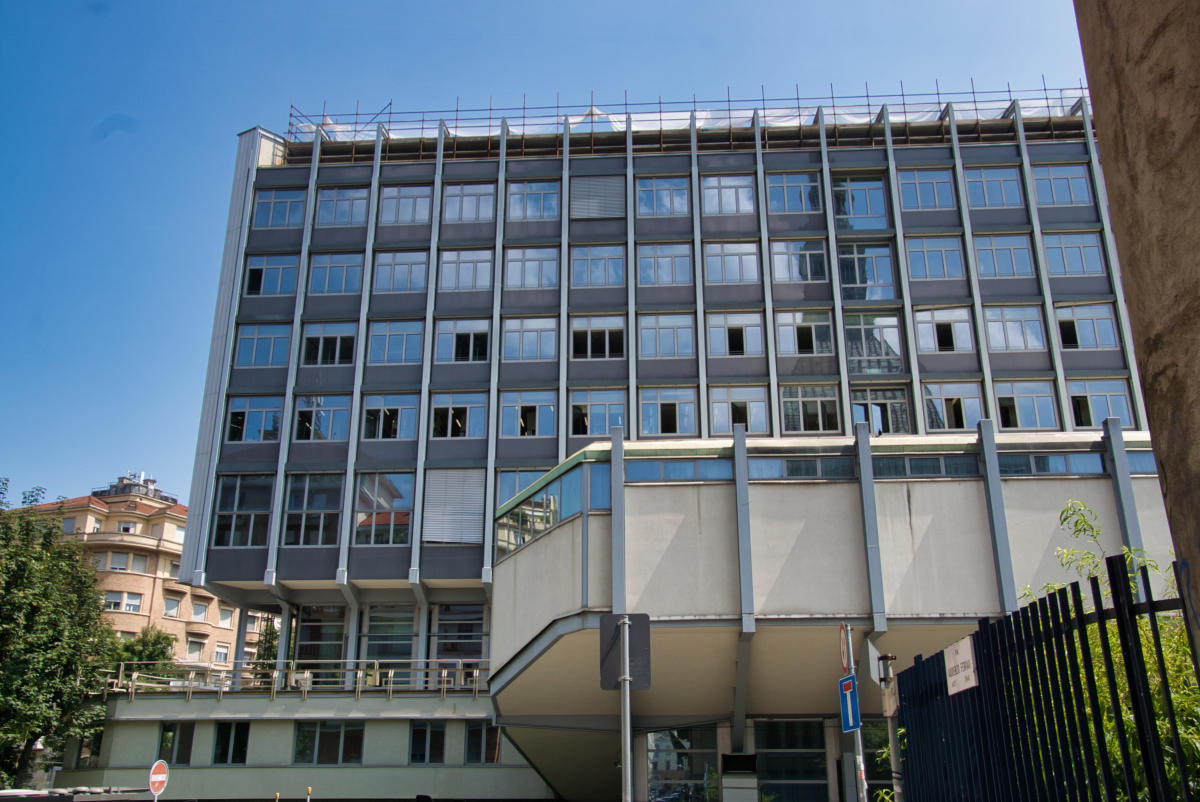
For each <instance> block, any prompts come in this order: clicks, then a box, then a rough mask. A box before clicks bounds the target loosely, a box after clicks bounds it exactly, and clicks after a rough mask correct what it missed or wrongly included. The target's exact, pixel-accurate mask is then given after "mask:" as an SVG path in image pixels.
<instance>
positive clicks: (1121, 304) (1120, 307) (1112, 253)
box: [1079, 97, 1150, 430]
mask: <svg viewBox="0 0 1200 802" xmlns="http://www.w3.org/2000/svg"><path fill="white" fill-rule="evenodd" d="M1079 108H1080V114H1082V115H1083V130H1084V134H1085V135H1086V139H1085V141H1086V142H1087V151H1088V169H1089V170H1090V171H1091V174H1092V190H1093V191H1094V192H1095V194H1096V210H1097V211H1098V212H1099V213H1100V224H1101V225H1102V226H1103V233H1104V250H1105V251H1107V252H1108V272H1109V277H1110V281H1111V282H1112V287H1113V294H1115V295H1116V296H1117V325H1119V326H1120V327H1121V344H1122V345H1124V346H1125V361H1126V363H1128V365H1129V376H1130V381H1129V384H1130V388H1129V389H1130V392H1132V393H1133V404H1134V407H1135V408H1136V410H1137V416H1138V423H1139V424H1140V428H1142V429H1144V430H1149V429H1150V424H1149V422H1148V421H1147V419H1146V400H1145V397H1144V396H1143V394H1142V381H1141V377H1140V375H1139V374H1138V366H1137V359H1135V358H1134V350H1133V330H1132V329H1131V328H1130V325H1129V307H1128V305H1127V304H1126V303H1125V287H1124V285H1123V284H1122V283H1121V263H1120V260H1119V259H1118V256H1117V241H1116V238H1115V236H1114V234H1113V230H1112V215H1110V214H1109V211H1108V189H1107V187H1106V185H1105V183H1104V170H1103V169H1102V168H1101V166H1100V156H1099V155H1098V154H1097V153H1096V140H1095V137H1093V136H1092V114H1091V111H1090V110H1089V109H1088V101H1087V98H1086V97H1084V98H1080V106H1079Z"/></svg>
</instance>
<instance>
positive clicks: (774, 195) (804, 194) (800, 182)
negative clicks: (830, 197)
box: [767, 173, 821, 214]
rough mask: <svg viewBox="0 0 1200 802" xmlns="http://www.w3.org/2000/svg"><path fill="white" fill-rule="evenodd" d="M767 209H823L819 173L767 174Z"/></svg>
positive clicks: (797, 210)
mask: <svg viewBox="0 0 1200 802" xmlns="http://www.w3.org/2000/svg"><path fill="white" fill-rule="evenodd" d="M767 211H769V212H771V213H772V214H783V213H784V212H819V211H821V183H820V176H819V175H818V174H817V173H786V174H783V175H769V176H767Z"/></svg>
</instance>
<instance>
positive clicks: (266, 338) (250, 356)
mask: <svg viewBox="0 0 1200 802" xmlns="http://www.w3.org/2000/svg"><path fill="white" fill-rule="evenodd" d="M291 334H292V327H291V326H289V325H283V326H238V344H237V366H238V367H239V368H248V367H256V368H259V367H276V366H279V365H286V364H287V362H288V342H289V341H290V340H291Z"/></svg>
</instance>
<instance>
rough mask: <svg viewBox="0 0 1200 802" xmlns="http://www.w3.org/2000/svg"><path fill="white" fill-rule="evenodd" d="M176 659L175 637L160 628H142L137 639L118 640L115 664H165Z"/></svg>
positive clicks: (114, 657) (113, 657) (114, 654)
mask: <svg viewBox="0 0 1200 802" xmlns="http://www.w3.org/2000/svg"><path fill="white" fill-rule="evenodd" d="M174 659H175V636H174V635H170V634H168V633H166V632H163V631H162V630H161V629H159V628H158V627H142V631H141V632H139V633H138V634H137V636H136V637H133V638H130V639H129V640H117V642H116V644H115V649H114V651H113V656H112V661H113V663H165V662H168V661H170V660H174Z"/></svg>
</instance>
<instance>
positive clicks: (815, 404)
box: [779, 384, 841, 432]
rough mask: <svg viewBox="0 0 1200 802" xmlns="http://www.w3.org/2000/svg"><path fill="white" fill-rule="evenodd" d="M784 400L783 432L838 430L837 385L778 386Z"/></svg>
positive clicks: (839, 428) (781, 398)
mask: <svg viewBox="0 0 1200 802" xmlns="http://www.w3.org/2000/svg"><path fill="white" fill-rule="evenodd" d="M779 396H780V400H781V401H782V403H783V430H784V431H785V432H837V431H840V430H841V426H840V425H839V423H838V421H839V420H840V416H839V415H838V392H837V387H835V386H833V385H831V384H829V385H802V386H800V387H795V386H792V387H787V386H785V387H780V388H779Z"/></svg>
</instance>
